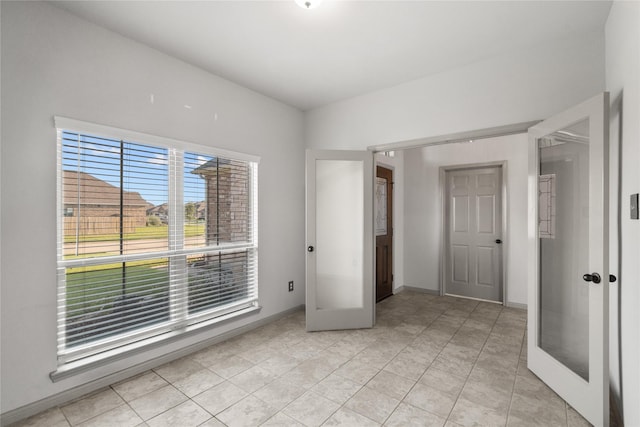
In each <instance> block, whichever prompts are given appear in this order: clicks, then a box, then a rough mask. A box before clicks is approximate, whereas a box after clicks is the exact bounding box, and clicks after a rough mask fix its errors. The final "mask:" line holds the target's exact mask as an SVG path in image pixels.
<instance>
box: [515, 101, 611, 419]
mask: <svg viewBox="0 0 640 427" xmlns="http://www.w3.org/2000/svg"><path fill="white" fill-rule="evenodd" d="M608 112H609V96H608V93H602V94H600V95H598V96H596V97H594V98H592V99H590V100H587V101H585V102H583V103H582V104H579V105H577V106H575V107H573V108H570V109H568V110H566V111H564V112H562V113H560V114H558V115H556V116H554V117H551V118H549V119H547V120H545V121H543V122H541V123H539V124H537V125H536V126H534V127H532V128H530V129H529V287H528V289H529V295H528V297H529V313H528V366H529V369H530V370H531V371H533V373H535V374H536V375H537V376H538V377H539V378H540V379H542V380H543V381H544V382H545V383H546V384H547V385H549V387H551V388H552V389H553V390H554V391H555V392H556V393H558V395H560V396H561V397H562V398H563V399H565V400H566V401H567V402H568V403H569V404H570V405H571V406H573V407H574V408H575V409H576V410H577V411H578V412H579V413H580V414H582V416H584V417H585V418H586V419H587V420H588V421H589V422H591V423H592V424H594V425H595V426H608V425H609V357H608V355H609V337H608V331H609V326H608V325H609V324H608V321H609V298H608V296H609V289H608V286H609V265H608V258H609V251H608V245H609V236H608V230H609V224H608V220H609V218H608V209H609V203H608V173H609V171H608V165H609V156H608V153H609V144H608V137H609V126H608V123H609V117H608Z"/></svg>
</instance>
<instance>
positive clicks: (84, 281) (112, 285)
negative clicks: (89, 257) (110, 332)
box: [67, 258, 169, 317]
mask: <svg viewBox="0 0 640 427" xmlns="http://www.w3.org/2000/svg"><path fill="white" fill-rule="evenodd" d="M168 266H169V262H168V260H167V259H166V258H165V259H156V260H145V261H134V262H127V263H126V268H125V276H124V277H125V278H126V279H125V281H124V283H125V285H124V286H123V280H122V279H123V267H122V264H121V263H116V264H107V265H100V266H93V267H75V268H69V269H67V309H68V311H67V317H72V316H77V315H81V314H86V313H90V312H93V311H96V310H99V309H100V308H101V307H102V306H103V305H105V304H109V303H111V302H112V301H113V299H114V298H116V297H118V296H120V295H123V294H125V295H131V294H135V295H139V296H146V295H153V294H158V293H163V292H168V289H169V269H168Z"/></svg>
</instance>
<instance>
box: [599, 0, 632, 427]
mask: <svg viewBox="0 0 640 427" xmlns="http://www.w3.org/2000/svg"><path fill="white" fill-rule="evenodd" d="M605 34H606V86H607V90H608V91H609V92H610V94H611V166H612V167H611V174H610V176H611V188H612V194H611V195H612V196H613V197H612V199H611V204H612V210H611V212H612V213H613V214H612V218H611V219H612V221H611V222H612V228H611V235H612V237H613V238H612V241H611V243H612V244H611V255H612V257H611V260H612V265H611V271H612V272H613V274H616V275H617V276H618V282H617V283H616V284H615V285H613V286H612V287H611V314H612V318H611V322H610V325H611V333H610V338H611V354H610V358H611V369H612V379H613V383H614V384H613V385H614V389H615V390H616V391H617V390H618V389H619V386H620V382H621V383H622V384H621V386H622V404H623V411H624V424H625V425H626V426H635V427H637V426H640V405H638V403H639V402H640V310H639V309H638V307H640V220H631V219H630V217H629V196H630V195H631V194H633V193H638V192H640V168H639V167H638V163H639V162H640V3H639V2H627V1H615V2H614V3H613V5H612V7H611V11H610V13H609V18H608V19H607V24H606V31H605ZM618 192H619V194H620V198H619V204H618V197H617V194H618ZM618 209H619V211H620V218H619V220H616V219H617V218H616V215H615V213H616V212H618ZM618 320H619V321H620V325H621V328H620V331H618V330H617V324H618ZM620 355H621V356H622V357H620ZM619 362H621V365H620V363H619ZM620 377H621V378H622V381H620V379H619V378H620ZM616 398H617V399H619V398H620V395H619V393H617V396H616Z"/></svg>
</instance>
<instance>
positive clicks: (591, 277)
mask: <svg viewBox="0 0 640 427" xmlns="http://www.w3.org/2000/svg"><path fill="white" fill-rule="evenodd" d="M582 280H584V281H585V282H593V283H600V282H601V281H602V278H601V277H600V275H599V274H598V273H591V274H585V275H583V276H582Z"/></svg>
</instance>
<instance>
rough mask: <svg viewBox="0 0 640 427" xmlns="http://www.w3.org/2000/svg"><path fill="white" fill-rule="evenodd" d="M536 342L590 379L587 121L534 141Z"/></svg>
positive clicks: (579, 373) (576, 371)
mask: <svg viewBox="0 0 640 427" xmlns="http://www.w3.org/2000/svg"><path fill="white" fill-rule="evenodd" d="M538 149H539V153H540V176H539V183H540V186H539V188H540V193H539V203H538V205H539V207H538V218H539V230H540V234H539V239H540V313H539V314H540V316H539V318H540V325H539V327H540V334H539V337H540V338H539V339H540V342H539V343H538V345H539V346H540V347H541V348H542V349H543V350H545V351H546V352H547V353H549V354H550V355H551V356H553V357H554V358H555V359H556V360H558V361H559V362H561V363H563V364H564V365H565V366H567V367H568V368H569V369H571V370H572V371H573V372H575V373H576V374H578V375H580V376H581V377H582V378H584V379H585V380H587V381H588V380H589V284H588V283H587V282H585V281H583V280H582V275H583V274H585V273H590V271H589V266H588V255H589V240H588V236H589V170H588V168H589V121H588V120H584V121H582V122H579V123H577V124H575V125H573V126H571V127H569V128H566V129H563V130H561V131H558V132H554V133H553V134H551V135H548V136H546V137H544V138H541V139H539V140H538Z"/></svg>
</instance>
